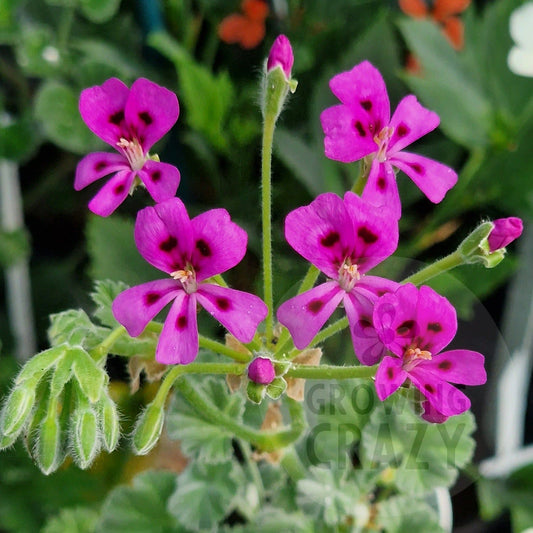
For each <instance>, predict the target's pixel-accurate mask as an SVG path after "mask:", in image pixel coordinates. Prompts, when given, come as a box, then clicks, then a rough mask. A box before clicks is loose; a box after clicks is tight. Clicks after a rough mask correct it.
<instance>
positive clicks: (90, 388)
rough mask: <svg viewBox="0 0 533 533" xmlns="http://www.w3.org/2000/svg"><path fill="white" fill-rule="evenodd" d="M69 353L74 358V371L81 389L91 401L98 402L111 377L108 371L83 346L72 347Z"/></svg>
mask: <svg viewBox="0 0 533 533" xmlns="http://www.w3.org/2000/svg"><path fill="white" fill-rule="evenodd" d="M68 355H69V357H71V358H72V372H73V374H74V376H75V378H76V380H77V381H78V383H79V385H80V389H81V391H82V392H83V394H85V396H87V398H88V399H89V401H90V402H91V403H95V402H97V401H98V400H99V398H100V395H101V394H102V391H103V389H104V387H105V386H106V384H107V381H108V379H109V378H108V375H107V373H106V371H105V370H104V369H103V368H101V367H100V366H98V365H97V364H96V362H95V361H94V359H92V358H91V356H90V355H89V354H88V353H87V352H86V351H85V350H84V349H83V348H80V347H71V348H69V351H68Z"/></svg>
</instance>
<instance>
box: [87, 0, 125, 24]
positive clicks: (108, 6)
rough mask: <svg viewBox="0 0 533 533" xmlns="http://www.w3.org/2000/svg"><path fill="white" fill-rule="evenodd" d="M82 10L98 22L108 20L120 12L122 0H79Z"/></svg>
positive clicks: (91, 19)
mask: <svg viewBox="0 0 533 533" xmlns="http://www.w3.org/2000/svg"><path fill="white" fill-rule="evenodd" d="M79 5H80V8H81V12H82V13H83V14H84V15H85V16H86V17H87V18H88V19H89V20H90V21H91V22H95V23H96V24H101V23H102V22H107V21H108V20H110V19H112V18H113V17H114V16H115V15H116V13H117V12H118V8H119V7H120V0H79Z"/></svg>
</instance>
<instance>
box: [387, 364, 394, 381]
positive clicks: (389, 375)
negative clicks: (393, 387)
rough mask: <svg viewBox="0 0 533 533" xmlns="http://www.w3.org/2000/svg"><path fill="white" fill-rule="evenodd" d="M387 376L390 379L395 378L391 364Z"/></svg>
mask: <svg viewBox="0 0 533 533" xmlns="http://www.w3.org/2000/svg"><path fill="white" fill-rule="evenodd" d="M387 378H389V379H393V378H394V369H393V368H392V367H390V366H389V367H388V368H387Z"/></svg>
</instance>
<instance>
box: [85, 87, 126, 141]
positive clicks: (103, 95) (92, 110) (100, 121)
mask: <svg viewBox="0 0 533 533" xmlns="http://www.w3.org/2000/svg"><path fill="white" fill-rule="evenodd" d="M129 92H130V91H129V89H128V87H126V85H124V83H122V82H121V81H120V80H119V79H117V78H110V79H109V80H107V81H105V82H104V83H103V84H102V85H98V86H95V87H89V88H88V89H84V90H83V91H82V92H81V95H80V102H79V109H80V114H81V117H82V118H83V120H84V122H85V124H87V127H88V128H89V129H90V130H91V131H92V132H93V133H94V134H95V135H97V136H98V137H100V139H102V140H104V141H105V142H106V143H108V144H110V145H111V146H112V147H113V148H116V147H117V142H118V141H119V139H120V138H121V137H124V134H125V126H124V109H125V107H126V101H127V99H128V95H129Z"/></svg>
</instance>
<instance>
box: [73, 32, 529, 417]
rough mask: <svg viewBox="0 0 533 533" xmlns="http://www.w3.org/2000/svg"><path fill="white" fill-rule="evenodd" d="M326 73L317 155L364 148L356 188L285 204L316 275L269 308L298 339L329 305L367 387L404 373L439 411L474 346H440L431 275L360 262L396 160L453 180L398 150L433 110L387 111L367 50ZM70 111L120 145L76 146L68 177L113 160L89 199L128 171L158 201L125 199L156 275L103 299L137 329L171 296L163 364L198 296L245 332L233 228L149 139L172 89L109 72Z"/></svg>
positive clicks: (287, 60)
mask: <svg viewBox="0 0 533 533" xmlns="http://www.w3.org/2000/svg"><path fill="white" fill-rule="evenodd" d="M292 62H293V55H292V49H291V47H290V43H289V41H288V40H287V38H286V37H284V36H280V37H278V39H277V40H276V42H275V43H274V45H273V47H272V50H271V53H270V56H269V60H268V62H267V70H268V71H270V70H271V69H276V68H281V70H282V71H283V73H284V76H285V77H286V79H288V78H290V72H291V68H292ZM330 86H331V89H332V91H333V93H334V94H335V95H336V96H337V97H338V98H339V100H340V101H341V104H339V105H337V106H334V107H331V108H329V109H326V110H325V111H324V112H323V114H322V116H321V121H322V126H323V129H324V133H325V153H326V156H327V157H329V158H332V159H335V160H339V161H343V162H353V161H356V160H359V159H362V158H364V159H365V164H366V165H367V168H368V181H367V184H366V186H365V188H364V191H363V193H362V195H361V196H358V195H356V194H355V193H353V192H347V193H346V194H345V195H344V198H340V197H339V196H337V195H335V194H333V193H324V194H321V195H319V196H318V197H317V198H316V199H315V200H314V201H313V202H312V203H311V204H310V205H307V206H304V207H299V208H297V209H295V210H294V211H292V212H291V213H289V214H288V216H287V218H286V221H285V237H286V239H287V241H288V242H289V244H290V245H291V246H292V247H293V248H294V249H295V250H296V251H297V252H298V253H299V254H300V255H302V256H303V257H304V258H305V259H307V260H308V261H309V262H311V263H312V264H313V265H315V266H316V267H317V268H318V269H319V270H320V271H321V272H322V273H323V274H325V275H326V277H327V278H328V281H326V282H324V283H322V284H320V285H318V286H316V287H314V288H312V289H310V290H308V291H307V292H304V293H302V294H299V295H297V296H295V297H293V298H291V299H290V300H288V301H286V302H284V303H283V304H282V305H281V306H280V307H279V309H278V311H277V319H278V320H279V322H280V323H281V324H282V325H284V326H285V327H286V328H287V329H288V330H289V332H290V334H291V336H292V339H293V341H294V345H295V346H296V347H297V348H298V349H303V348H306V347H307V346H308V345H309V344H310V343H311V341H312V339H313V338H314V337H315V335H316V334H317V333H318V332H319V330H320V329H321V328H322V326H323V325H324V324H325V322H326V321H327V320H328V318H329V317H330V316H331V315H332V313H333V312H334V310H335V309H336V308H337V307H339V305H342V306H343V307H344V310H345V312H346V315H347V318H348V322H349V327H350V333H351V337H352V341H353V347H354V350H355V354H356V355H357V357H358V359H359V361H360V362H361V363H362V364H363V365H375V364H377V363H379V368H378V370H377V374H376V389H377V393H378V396H379V397H380V398H381V399H382V400H383V399H385V398H387V397H388V396H389V395H390V394H392V393H393V392H394V391H396V390H397V389H398V388H399V387H400V386H401V385H402V384H403V383H404V382H405V381H406V380H409V381H410V382H411V383H412V384H413V385H414V386H415V387H416V388H417V389H419V390H420V392H421V394H422V395H423V396H424V397H425V399H426V400H425V402H424V404H423V406H424V410H425V412H424V414H423V416H424V418H426V419H427V420H429V421H434V422H440V421H443V420H445V419H446V418H447V417H448V416H451V415H455V414H458V413H461V412H463V411H465V410H467V409H468V408H469V407H470V402H469V400H468V398H467V397H466V396H465V395H464V394H463V393H462V392H461V391H459V390H458V389H457V388H455V387H453V386H452V385H450V382H451V383H458V384H466V385H479V384H483V383H484V382H485V381H486V373H485V370H484V358H483V356H482V355H481V354H479V353H477V352H473V351H469V350H452V351H445V352H443V351H442V350H443V349H444V348H445V347H446V346H447V345H448V344H449V343H450V341H451V340H452V339H453V337H454V336H455V333H456V330H457V318H456V312H455V309H454V308H453V306H452V305H451V304H450V303H449V302H448V301H447V300H446V299H445V298H443V297H442V296H439V295H438V294H437V293H435V292H434V291H433V290H432V289H431V288H429V287H425V286H422V287H420V288H417V287H415V286H414V285H411V284H404V285H401V284H399V283H396V282H394V281H391V280H387V279H383V278H380V277H376V276H372V275H367V272H368V271H369V270H370V269H372V268H373V267H374V266H376V265H377V264H379V263H380V262H382V261H383V260H384V259H386V258H387V257H389V256H390V255H391V254H393V253H394V251H395V250H396V248H397V244H398V219H399V218H400V215H401V204H400V198H399V194H398V189H397V185H396V175H395V168H396V169H400V170H402V171H403V172H405V174H407V175H408V176H409V177H410V178H411V179H412V180H413V181H414V182H415V184H416V185H417V186H418V187H419V188H420V189H421V190H422V191H423V192H424V193H425V195H426V196H427V197H428V198H429V200H431V201H432V202H435V203H436V202H440V201H441V200H442V199H443V197H444V195H445V194H446V192H447V191H448V190H449V189H450V188H451V187H453V186H454V184H455V183H456V181H457V174H456V173H455V172H454V171H453V170H452V169H450V168H449V167H447V166H445V165H443V164H441V163H438V162H436V161H433V160H431V159H428V158H426V157H422V156H420V155H416V154H413V153H410V152H406V151H404V148H405V147H406V146H408V145H409V144H411V143H412V142H414V141H416V140H417V139H419V138H420V137H422V136H423V135H425V134H426V133H428V132H430V131H431V130H433V129H435V128H436V127H437V125H438V124H439V117H438V116H437V115H436V114H435V113H433V112H432V111H429V110H427V109H425V108H424V107H422V106H421V105H420V103H419V102H418V101H417V99H416V97H415V96H413V95H410V96H407V97H405V98H404V99H403V100H402V101H401V102H400V103H399V105H398V108H397V109H396V111H395V113H394V114H393V115H392V117H391V116H390V105H389V98H388V94H387V90H386V87H385V83H384V80H383V78H382V77H381V75H380V73H379V72H378V70H377V69H376V68H375V67H373V66H372V65H371V64H370V63H368V62H366V61H365V62H363V63H361V64H359V65H356V66H355V67H354V68H353V69H352V70H351V71H349V72H344V73H341V74H339V75H337V76H335V77H334V78H333V79H332V80H331V83H330ZM80 111H81V114H82V117H83V119H84V120H85V122H86V123H87V125H88V126H89V128H90V129H91V130H92V131H93V132H94V133H95V134H96V135H98V136H99V137H100V138H102V139H103V140H104V141H106V142H107V143H109V144H110V145H111V146H113V147H114V148H116V149H117V150H118V152H119V153H118V154H109V153H93V154H89V155H88V156H86V157H85V158H84V159H83V160H82V161H81V162H80V163H79V166H78V169H77V174H76V182H75V187H76V188H77V189H81V188H83V187H85V186H87V185H88V184H90V183H92V182H94V181H95V180H97V179H99V178H102V177H104V176H107V175H109V174H112V173H114V176H113V177H112V178H111V179H110V180H109V181H108V182H107V184H106V185H105V186H104V187H103V188H102V189H101V190H100V192H99V193H98V194H97V195H96V196H95V197H94V198H93V200H92V201H91V202H90V203H89V208H90V209H91V210H92V211H93V212H95V213H97V214H99V215H102V216H107V215H109V214H110V213H111V212H113V211H114V209H116V207H117V206H118V205H119V204H120V203H121V202H122V201H123V200H124V198H125V197H126V196H127V194H128V192H130V191H131V190H132V189H133V187H135V185H137V184H140V183H142V184H143V185H144V186H145V187H146V189H147V190H148V192H149V193H150V195H151V196H152V198H153V199H154V200H155V202H157V203H156V205H155V206H153V207H146V208H144V209H142V210H141V211H140V212H139V213H138V216H137V219H136V223H135V242H136V245H137V247H138V249H139V252H140V253H141V255H142V256H143V257H144V259H146V261H148V262H149V263H150V264H151V265H153V266H154V267H156V268H157V269H159V270H161V271H163V272H164V273H165V274H166V275H167V277H166V278H165V279H161V280H157V281H151V282H148V283H145V284H142V285H139V286H137V287H132V288H130V289H127V290H126V291H124V292H123V293H121V294H120V295H119V296H118V297H117V298H116V299H115V301H114V303H113V313H114V315H115V317H116V319H117V320H118V321H119V322H120V323H121V324H123V325H124V327H125V328H126V329H127V331H128V333H129V334H130V335H132V336H137V335H140V334H141V333H142V331H143V330H144V328H145V327H146V325H147V324H148V322H149V321H150V320H151V319H153V318H154V317H155V316H156V315H157V314H158V313H159V312H160V311H161V310H162V309H163V307H165V306H166V305H167V304H169V303H170V302H171V301H173V304H172V306H171V308H170V311H169V313H168V316H167V318H166V321H165V324H164V327H163V330H162V332H161V335H160V338H159V342H158V346H157V350H156V360H157V361H159V362H161V363H164V364H186V363H189V362H191V361H192V360H194V358H195V357H196V355H197V353H198V345H199V340H198V327H197V318H196V314H197V304H199V305H201V306H202V307H203V308H204V309H206V310H207V311H208V312H209V313H210V314H211V315H212V316H213V317H215V318H216V319H217V320H218V321H219V322H220V323H221V324H222V325H223V326H225V327H226V328H227V330H228V331H229V332H230V333H231V334H232V335H233V336H234V337H235V338H237V339H238V340H239V341H241V342H243V343H248V342H250V341H252V339H253V338H254V336H255V334H256V331H257V328H258V326H259V324H260V322H261V321H263V320H264V319H265V318H266V316H267V314H268V313H269V309H268V308H267V306H266V305H265V303H264V302H263V301H262V300H261V299H260V298H259V297H257V296H255V295H252V294H248V293H245V292H241V291H237V290H234V289H230V288H228V287H226V286H223V285H221V284H220V283H218V281H220V278H217V276H218V275H219V274H221V273H223V272H225V271H227V270H228V269H230V268H232V267H233V266H235V265H236V264H237V263H238V262H239V261H240V260H241V259H242V258H243V256H244V254H245V251H246V245H247V234H246V232H245V231H244V230H243V229H242V228H240V227H239V226H237V225H236V224H235V223H233V222H232V221H231V219H230V216H229V214H228V212H227V211H225V210H224V209H213V210H210V211H207V212H205V213H203V214H200V215H198V216H197V217H195V218H193V219H190V218H189V216H188V214H187V211H186V208H185V206H184V204H183V202H182V201H181V200H180V199H178V198H175V197H174V196H175V193H176V190H177V187H178V184H179V179H180V174H179V172H178V170H177V169H176V168H175V167H173V166H172V165H169V164H165V163H161V162H159V161H158V159H157V158H155V157H151V156H150V155H149V153H148V151H149V149H150V148H151V147H152V146H153V144H154V143H155V142H156V141H157V140H159V139H160V138H161V137H162V136H163V135H164V134H165V133H166V132H168V130H169V129H170V128H171V127H172V125H173V124H174V122H175V121H176V120H177V117H178V113H179V107H178V101H177V99H176V97H175V95H174V94H173V93H171V92H170V91H168V90H166V89H164V88H162V87H159V86H158V85H156V84H155V83H152V82H150V81H148V80H145V79H140V80H137V81H136V82H135V83H134V84H133V85H132V87H131V89H128V88H127V87H126V86H125V85H124V84H123V83H122V82H120V81H119V80H116V79H111V80H108V81H107V82H105V83H104V84H103V85H102V86H99V87H92V88H89V89H86V90H85V91H83V92H82V94H81V99H80ZM517 220H518V219H506V220H503V221H497V222H496V223H495V224H494V229H493V232H492V234H491V238H490V239H489V244H490V247H491V251H492V250H496V249H500V248H503V247H504V246H505V245H506V244H508V242H509V241H510V240H512V239H513V238H514V237H516V236H517V235H518V234H519V233H520V231H521V224H520V221H519V220H518V222H517ZM518 226H520V227H518ZM213 278H215V279H216V281H215V280H214V279H213ZM269 365H270V366H269ZM254 376H255V379H256V380H257V381H258V382H260V383H266V382H268V381H269V380H270V381H271V380H272V379H273V378H274V373H273V371H272V369H271V362H270V360H269V359H268V358H264V357H262V358H256V359H255V360H254V361H253V362H252V364H251V365H250V369H249V377H250V378H251V379H254Z"/></svg>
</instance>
